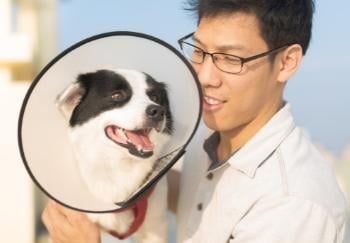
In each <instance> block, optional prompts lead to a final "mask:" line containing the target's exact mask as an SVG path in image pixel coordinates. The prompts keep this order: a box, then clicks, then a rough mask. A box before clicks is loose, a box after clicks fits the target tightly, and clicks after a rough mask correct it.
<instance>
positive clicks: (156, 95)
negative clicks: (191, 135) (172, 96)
mask: <svg viewBox="0 0 350 243" xmlns="http://www.w3.org/2000/svg"><path fill="white" fill-rule="evenodd" d="M145 75H146V77H147V78H146V82H147V85H148V89H147V95H148V97H149V98H150V99H151V100H152V101H153V102H155V103H157V104H159V105H161V106H163V107H164V108H165V111H166V112H165V117H166V127H165V129H164V132H165V133H168V134H171V133H172V131H173V119H172V115H171V112H170V107H169V99H168V95H167V87H166V84H165V83H162V82H158V81H156V80H154V79H153V78H152V77H151V76H150V75H148V74H147V73H145Z"/></svg>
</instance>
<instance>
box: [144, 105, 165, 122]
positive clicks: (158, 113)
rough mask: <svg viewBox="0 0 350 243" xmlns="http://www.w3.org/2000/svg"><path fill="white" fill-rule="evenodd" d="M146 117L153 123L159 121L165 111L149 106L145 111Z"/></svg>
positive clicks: (162, 108) (156, 106)
mask: <svg viewBox="0 0 350 243" xmlns="http://www.w3.org/2000/svg"><path fill="white" fill-rule="evenodd" d="M146 114H147V117H148V118H150V119H152V120H153V121H161V120H162V119H163V118H164V115H165V109H164V107H162V106H159V105H150V106H148V107H147V109H146Z"/></svg>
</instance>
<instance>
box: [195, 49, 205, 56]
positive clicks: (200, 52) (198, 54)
mask: <svg viewBox="0 0 350 243" xmlns="http://www.w3.org/2000/svg"><path fill="white" fill-rule="evenodd" d="M193 55H195V56H202V55H203V52H202V51H201V50H199V49H194V50H193Z"/></svg>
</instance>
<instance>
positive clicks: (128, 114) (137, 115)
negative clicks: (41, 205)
mask: <svg viewBox="0 0 350 243" xmlns="http://www.w3.org/2000/svg"><path fill="white" fill-rule="evenodd" d="M56 103H57V106H58V108H59V110H60V111H61V113H62V114H63V115H64V117H65V118H66V119H67V121H68V122H69V126H70V127H71V130H72V131H77V132H75V137H76V139H77V140H79V139H84V137H90V139H91V136H89V134H91V135H92V137H95V139H96V140H95V141H94V142H95V146H98V143H104V144H106V143H107V144H108V146H115V147H116V148H119V149H120V148H122V149H123V150H124V151H125V152H128V153H129V154H130V155H132V156H136V157H137V158H149V157H151V156H152V155H153V154H154V149H155V146H156V145H157V143H159V139H158V138H157V137H158V135H170V134H171V132H172V127H173V124H172V123H173V122H172V117H171V113H170V108H169V100H168V95H167V91H166V86H165V84H164V83H161V82H158V81H156V80H154V79H153V78H152V77H151V76H150V75H148V74H146V73H142V72H139V71H135V70H126V69H116V70H98V71H96V72H91V73H84V74H80V75H79V76H78V78H77V81H76V82H74V83H72V84H71V85H70V86H69V87H68V88H66V89H65V90H64V91H63V92H62V93H61V94H60V95H59V96H58V98H57V102H56ZM101 134H103V136H102V137H101ZM103 139H105V140H106V141H102V140H103ZM91 142H93V141H91ZM91 147H94V145H92V146H91Z"/></svg>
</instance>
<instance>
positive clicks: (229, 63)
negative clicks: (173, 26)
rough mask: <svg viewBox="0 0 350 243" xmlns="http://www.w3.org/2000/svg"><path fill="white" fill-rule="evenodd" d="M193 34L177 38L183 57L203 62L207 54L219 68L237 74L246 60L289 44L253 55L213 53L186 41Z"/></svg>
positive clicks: (256, 57) (197, 62)
mask: <svg viewBox="0 0 350 243" xmlns="http://www.w3.org/2000/svg"><path fill="white" fill-rule="evenodd" d="M193 34H194V32H193V33H191V34H188V35H186V36H184V37H183V38H181V39H179V40H178V43H179V45H180V48H181V50H182V52H183V53H184V55H185V57H186V58H188V59H189V60H190V61H191V62H193V63H196V64H202V63H203V62H204V59H205V56H206V55H209V56H211V59H212V61H213V63H214V64H215V66H216V67H217V68H218V69H219V70H221V71H223V72H225V73H231V74H238V73H240V72H242V70H243V65H244V64H245V63H247V62H250V61H253V60H255V59H258V58H261V57H264V56H267V55H270V54H272V53H275V52H278V51H280V50H282V49H284V48H287V47H288V46H289V44H287V45H284V46H281V47H277V48H274V49H272V50H269V51H267V52H263V53H260V54H257V55H254V56H250V57H246V58H244V57H239V56H235V55H230V54H226V53H220V52H214V53H209V52H206V51H204V50H203V49H201V48H199V47H197V46H195V45H193V44H191V43H188V42H187V41H186V39H188V38H190V37H192V36H193Z"/></svg>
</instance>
